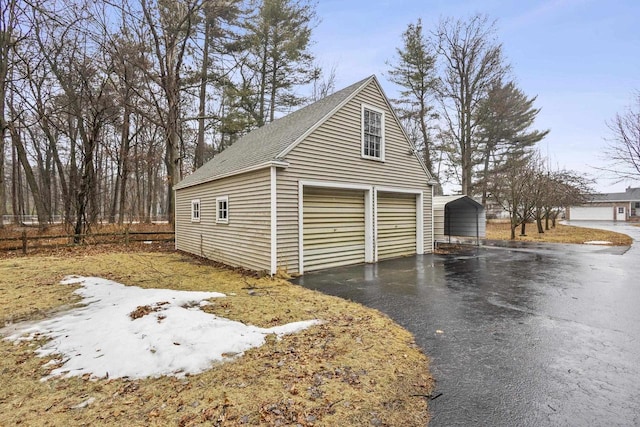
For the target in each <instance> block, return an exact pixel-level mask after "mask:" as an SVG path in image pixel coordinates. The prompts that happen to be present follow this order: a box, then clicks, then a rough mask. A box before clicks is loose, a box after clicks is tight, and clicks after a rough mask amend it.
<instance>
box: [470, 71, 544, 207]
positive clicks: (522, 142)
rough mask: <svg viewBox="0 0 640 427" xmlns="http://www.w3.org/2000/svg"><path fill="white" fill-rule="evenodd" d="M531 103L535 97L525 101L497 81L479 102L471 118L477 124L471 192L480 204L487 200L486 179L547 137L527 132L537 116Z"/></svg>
mask: <svg viewBox="0 0 640 427" xmlns="http://www.w3.org/2000/svg"><path fill="white" fill-rule="evenodd" d="M535 101H536V97H535V96H534V97H531V98H529V97H527V96H526V95H525V94H524V92H522V90H520V89H519V88H518V87H517V86H516V84H515V83H514V82H512V81H510V82H508V83H506V84H503V82H502V81H501V80H498V81H496V82H495V83H494V84H493V85H492V87H491V89H490V90H489V92H488V94H487V96H486V98H484V99H482V100H481V101H480V103H479V106H478V108H477V110H476V112H475V117H474V120H475V121H476V122H477V123H478V131H477V133H476V138H477V146H478V147H479V150H478V156H477V158H476V160H477V162H478V164H479V165H480V169H479V171H478V175H479V180H478V182H477V183H476V185H475V186H474V187H475V188H474V192H475V193H477V192H479V191H481V192H482V202H483V203H484V202H485V201H486V199H487V186H488V180H489V175H490V174H492V173H496V172H499V171H500V169H501V168H503V167H504V165H505V164H506V162H507V161H508V160H513V159H522V158H526V157H528V156H530V155H531V152H532V148H533V147H534V145H535V144H536V143H537V142H538V141H540V140H542V139H543V138H544V137H545V136H546V135H547V134H548V133H549V131H548V130H544V131H538V130H531V126H532V125H533V122H534V121H535V118H536V116H537V115H538V113H539V112H540V109H539V108H535V107H534V105H533V104H534V103H535Z"/></svg>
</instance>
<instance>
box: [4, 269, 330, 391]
mask: <svg viewBox="0 0 640 427" xmlns="http://www.w3.org/2000/svg"><path fill="white" fill-rule="evenodd" d="M61 283H63V284H80V285H82V287H81V288H79V289H77V290H76V291H75V293H77V294H79V295H80V296H81V297H82V298H83V301H82V302H83V303H84V304H86V306H83V307H80V308H76V309H73V310H71V311H68V312H66V313H62V314H60V315H58V316H56V317H54V318H51V319H47V320H44V321H42V322H39V323H37V324H35V325H31V326H28V327H26V328H25V329H22V330H20V331H19V332H18V333H16V334H14V335H11V336H9V337H7V338H6V339H9V340H13V341H18V340H25V339H26V340H30V339H34V338H48V339H49V341H47V342H46V343H45V344H44V345H43V346H42V347H40V348H39V349H38V350H37V354H38V355H39V356H41V357H45V356H51V355H60V356H61V357H62V359H61V360H59V361H58V363H59V364H61V366H59V367H58V368H56V369H54V370H53V371H51V374H50V375H49V376H48V377H45V378H43V380H46V379H48V378H51V377H72V376H81V375H85V374H90V375H91V376H92V377H93V378H102V377H107V376H108V377H109V378H120V377H128V378H145V377H158V376H163V375H173V376H183V375H185V374H197V373H200V372H203V371H206V370H207V369H209V368H210V367H211V365H212V363H215V362H220V361H224V360H229V357H226V356H228V355H238V354H242V353H243V352H244V351H246V350H248V349H250V348H253V347H258V346H260V345H262V344H263V343H264V340H265V336H266V335H269V334H276V335H278V336H282V335H285V334H291V333H294V332H298V331H300V330H302V329H305V328H308V327H309V326H312V325H315V324H318V323H319V321H318V320H309V321H304V322H294V323H289V324H286V325H282V326H277V327H273V328H267V329H265V328H258V327H256V326H251V325H245V324H243V323H240V322H235V321H232V320H229V319H225V318H222V317H218V316H214V315H212V314H208V313H205V312H204V311H202V310H201V309H200V306H201V305H206V303H205V304H202V303H203V301H205V300H207V299H209V298H219V297H224V296H225V295H224V294H221V293H218V292H189V291H174V290H169V289H143V288H139V287H136V286H125V285H122V284H120V283H116V282H113V281H111V280H106V279H101V278H98V277H79V276H72V277H69V278H66V279H65V280H63V281H62V282H61ZM145 306H146V310H140V307H145ZM149 309H151V310H149ZM133 312H136V313H138V316H139V317H137V316H134V317H137V318H132V316H131V313H133Z"/></svg>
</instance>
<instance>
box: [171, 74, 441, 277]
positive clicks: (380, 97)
mask: <svg viewBox="0 0 640 427" xmlns="http://www.w3.org/2000/svg"><path fill="white" fill-rule="evenodd" d="M432 185H433V182H432V180H431V177H430V175H429V173H428V172H427V170H426V168H425V166H424V164H423V162H422V159H421V158H420V156H419V155H418V153H417V152H416V150H415V147H413V146H412V144H411V142H410V141H409V138H408V137H407V135H406V133H405V131H404V129H403V128H402V126H401V124H400V122H399V120H398V118H397V116H396V114H395V113H394V111H393V109H392V107H391V105H390V103H389V101H388V99H387V98H386V96H385V95H384V93H383V92H382V89H381V87H380V84H379V82H378V80H377V79H376V78H375V76H371V77H369V78H367V79H364V80H362V81H360V82H358V83H355V84H354V85H351V86H349V87H347V88H345V89H342V90H341V91H338V92H336V93H334V94H333V95H330V96H328V97H326V98H323V99H321V100H319V101H317V102H315V103H313V104H311V105H308V106H306V107H304V108H302V109H300V110H298V111H296V112H294V113H292V114H289V115H288V116H285V117H282V118H280V119H278V120H275V121H273V122H271V123H269V124H267V125H265V126H263V127H262V128H259V129H256V130H254V131H252V132H250V133H249V134H247V135H245V136H244V137H242V138H240V139H239V140H238V141H237V142H235V143H234V144H233V145H231V146H230V147H229V148H227V149H225V150H224V151H223V152H222V153H220V154H218V155H216V157H215V158H214V159H213V160H211V161H209V162H208V163H206V164H205V165H203V166H202V167H201V168H200V169H198V170H197V171H195V172H194V173H193V174H191V175H190V176H188V177H186V178H185V179H184V180H183V181H181V182H180V183H179V184H177V185H176V186H175V187H174V188H175V200H176V217H175V224H176V248H177V249H178V250H182V251H185V252H190V253H194V254H197V255H200V256H203V257H206V258H210V259H214V260H217V261H220V262H223V263H225V264H229V265H232V266H239V267H244V268H248V269H252V270H261V271H265V272H268V273H270V274H275V273H276V272H277V271H278V270H284V271H287V272H288V273H290V274H302V273H304V272H306V271H313V270H319V269H324V268H331V267H337V266H342V265H349V264H357V263H363V262H376V261H378V260H382V259H387V258H393V257H399V256H406V255H414V254H422V253H424V252H425V250H426V251H431V249H432V247H433V235H432V229H433V227H432V215H431V211H432V208H431V200H432Z"/></svg>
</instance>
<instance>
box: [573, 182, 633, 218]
mask: <svg viewBox="0 0 640 427" xmlns="http://www.w3.org/2000/svg"><path fill="white" fill-rule="evenodd" d="M567 219H568V220H571V221H598V220H602V221H640V188H631V187H629V188H627V189H626V190H625V192H624V193H600V194H594V195H593V196H591V198H590V199H589V200H588V201H587V202H586V203H584V204H583V205H581V206H571V207H569V208H568V209H567Z"/></svg>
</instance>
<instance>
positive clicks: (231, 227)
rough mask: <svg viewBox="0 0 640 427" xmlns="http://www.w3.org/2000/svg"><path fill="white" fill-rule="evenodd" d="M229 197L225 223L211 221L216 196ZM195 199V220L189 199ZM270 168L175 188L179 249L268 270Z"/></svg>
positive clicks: (246, 266)
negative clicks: (197, 205)
mask: <svg viewBox="0 0 640 427" xmlns="http://www.w3.org/2000/svg"><path fill="white" fill-rule="evenodd" d="M223 196H228V197H229V203H228V214H229V216H228V223H224V224H223V223H216V197H223ZM193 199H200V222H197V223H196V222H192V221H191V200H193ZM270 212H271V199H270V170H269V168H265V169H262V170H258V171H255V172H249V173H245V174H241V175H236V176H233V177H230V178H224V179H221V180H217V181H212V182H208V183H206V184H201V185H196V186H193V187H187V188H183V189H180V190H177V191H176V246H177V248H178V249H179V250H182V251H185V252H190V253H193V254H196V255H200V256H203V257H206V258H209V259H213V260H216V261H220V262H223V263H225V264H228V265H231V266H241V267H244V268H248V269H252V270H258V271H259V270H267V271H269V270H270V265H271V263H270V260H271V243H270V242H271V234H270V218H271V217H270Z"/></svg>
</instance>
